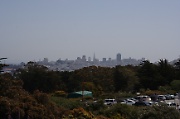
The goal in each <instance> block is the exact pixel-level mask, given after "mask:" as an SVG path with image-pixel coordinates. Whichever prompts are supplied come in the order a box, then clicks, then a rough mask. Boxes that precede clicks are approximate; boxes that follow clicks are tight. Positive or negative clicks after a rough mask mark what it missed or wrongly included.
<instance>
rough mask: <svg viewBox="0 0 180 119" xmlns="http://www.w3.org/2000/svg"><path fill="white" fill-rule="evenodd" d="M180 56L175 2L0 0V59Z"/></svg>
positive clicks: (179, 4) (178, 1) (178, 3)
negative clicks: (120, 55)
mask: <svg viewBox="0 0 180 119" xmlns="http://www.w3.org/2000/svg"><path fill="white" fill-rule="evenodd" d="M94 53H95V54H96V58H98V59H100V60H101V59H102V58H103V57H105V58H109V57H111V58H112V59H115V57H116V54H117V53H121V54H122V58H129V57H132V58H136V59H141V58H142V57H145V58H146V59H148V60H150V61H151V62H155V61H158V60H159V59H161V58H166V59H168V60H169V61H171V60H173V59H177V58H179V56H180V0H0V57H7V58H8V60H7V62H12V63H14V62H22V61H23V62H27V61H30V60H35V61H38V60H40V59H41V60H42V59H43V58H48V59H49V60H53V61H56V60H57V59H59V58H61V59H62V60H64V59H66V58H67V59H73V60H74V59H76V58H77V57H78V56H79V57H82V55H86V57H93V54H94Z"/></svg>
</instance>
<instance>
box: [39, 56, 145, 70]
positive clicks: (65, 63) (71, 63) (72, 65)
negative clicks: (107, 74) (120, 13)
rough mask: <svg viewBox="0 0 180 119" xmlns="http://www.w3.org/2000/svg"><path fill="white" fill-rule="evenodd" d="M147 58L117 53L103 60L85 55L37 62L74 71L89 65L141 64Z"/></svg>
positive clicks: (51, 67) (49, 66)
mask: <svg viewBox="0 0 180 119" xmlns="http://www.w3.org/2000/svg"><path fill="white" fill-rule="evenodd" d="M144 60H145V59H144V58H142V59H140V60H136V59H133V58H127V59H121V54H120V53H118V54H117V55H116V59H111V58H102V60H99V59H97V58H96V57H95V54H94V57H93V59H91V57H88V58H86V56H85V55H83V56H82V57H77V59H76V60H68V59H66V60H61V59H58V60H57V61H50V62H49V61H48V58H44V60H42V61H38V62H37V63H38V64H40V65H44V66H46V67H48V68H49V70H54V71H74V70H77V69H81V68H83V67H89V66H101V67H115V66H117V65H122V66H125V65H133V66H136V65H139V64H140V63H141V62H142V61H144Z"/></svg>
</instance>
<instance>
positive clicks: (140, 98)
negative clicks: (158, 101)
mask: <svg viewBox="0 0 180 119" xmlns="http://www.w3.org/2000/svg"><path fill="white" fill-rule="evenodd" d="M135 99H137V100H138V101H143V102H148V101H151V98H150V97H149V96H147V95H140V96H137V97H135Z"/></svg>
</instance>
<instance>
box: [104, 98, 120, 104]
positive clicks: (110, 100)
mask: <svg viewBox="0 0 180 119" xmlns="http://www.w3.org/2000/svg"><path fill="white" fill-rule="evenodd" d="M116 103H117V101H116V99H105V100H104V104H105V105H114V104H116Z"/></svg>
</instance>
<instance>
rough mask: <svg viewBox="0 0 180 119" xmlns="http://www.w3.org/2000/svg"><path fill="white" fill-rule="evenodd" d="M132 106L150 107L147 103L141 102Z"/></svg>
mask: <svg viewBox="0 0 180 119" xmlns="http://www.w3.org/2000/svg"><path fill="white" fill-rule="evenodd" d="M133 105H134V106H150V104H149V103H148V102H142V101H139V102H135V103H134V104H133Z"/></svg>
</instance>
